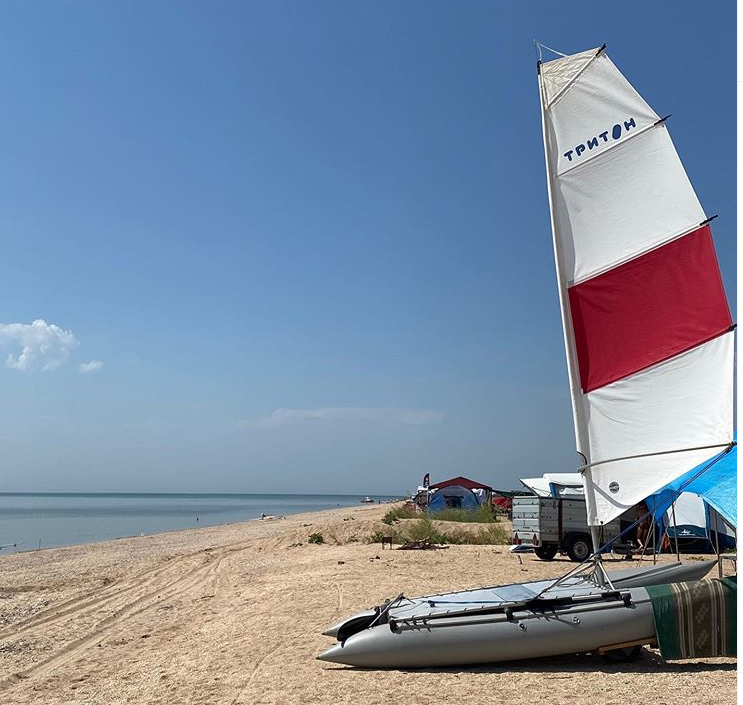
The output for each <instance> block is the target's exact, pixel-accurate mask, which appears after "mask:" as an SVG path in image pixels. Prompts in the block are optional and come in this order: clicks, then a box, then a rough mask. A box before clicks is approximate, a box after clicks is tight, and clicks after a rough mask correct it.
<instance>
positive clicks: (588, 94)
mask: <svg viewBox="0 0 743 705" xmlns="http://www.w3.org/2000/svg"><path fill="white" fill-rule="evenodd" d="M539 83H540V104H541V107H542V123H543V138H544V144H545V165H546V169H547V182H548V197H549V202H550V215H551V220H552V231H553V244H554V252H555V265H556V270H557V280H558V288H559V295H560V306H561V315H562V320H563V330H564V336H565V350H566V358H567V362H568V376H569V379H570V389H571V399H572V404H573V416H574V424H575V435H576V444H577V450H578V452H579V453H580V454H581V455H582V456H583V458H584V461H585V462H584V464H583V467H582V468H581V471H582V474H583V478H584V485H585V489H586V500H587V508H588V514H589V516H588V518H589V523H590V524H591V525H593V526H595V525H598V524H602V523H605V522H606V521H609V520H610V519H612V518H613V517H615V516H617V515H618V514H621V513H622V512H623V511H625V510H626V509H628V508H629V507H631V506H632V505H633V504H635V503H637V502H638V501H640V500H642V499H644V498H645V497H647V496H648V495H649V494H651V493H652V492H654V491H656V490H658V489H659V488H661V487H663V486H665V485H666V484H668V482H670V481H672V480H673V479H674V478H676V477H678V476H680V475H682V474H683V473H685V472H687V471H688V470H689V469H690V468H692V467H695V466H696V465H699V464H700V463H704V461H705V460H706V459H707V458H708V457H709V456H710V454H711V451H712V449H715V448H721V447H725V446H726V445H728V444H729V443H731V442H732V439H733V413H732V411H733V384H732V381H733V374H732V373H733V359H734V338H733V335H734V334H733V333H732V332H731V330H732V318H731V316H730V310H729V307H728V304H727V299H726V296H725V291H724V287H723V284H722V278H721V276H720V271H719V267H718V264H717V258H716V254H715V251H714V244H713V241H712V233H711V229H710V227H709V225H708V222H709V219H708V218H707V216H706V214H705V212H704V209H703V208H702V206H701V204H700V203H699V200H698V199H697V196H696V194H695V193H694V189H693V187H692V185H691V182H690V181H689V179H688V176H687V175H686V172H685V170H684V168H683V165H682V164H681V161H680V159H679V157H678V154H677V152H676V149H675V147H674V145H673V142H672V141H671V138H670V135H669V133H668V129H667V125H666V123H665V121H664V119H663V118H660V117H659V115H658V114H657V113H656V112H655V111H654V110H653V109H652V108H651V107H650V106H649V105H648V104H647V103H646V102H645V100H644V99H643V98H642V97H641V96H640V94H639V93H638V92H637V91H636V90H635V89H634V87H633V86H632V85H631V84H630V83H629V82H628V81H627V79H626V78H625V77H624V76H623V75H622V74H621V73H620V72H619V70H618V69H617V68H616V66H615V65H614V64H613V63H612V62H611V60H610V59H609V57H608V56H607V55H606V52H603V51H601V52H597V51H596V50H595V49H594V50H589V51H587V52H582V53H580V54H576V55H573V56H568V57H565V58H561V59H556V60H554V61H550V62H547V63H546V64H544V65H543V66H542V67H541V70H540V72H539ZM652 128H656V129H652ZM670 449H673V450H670Z"/></svg>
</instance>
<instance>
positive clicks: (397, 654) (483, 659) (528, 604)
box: [318, 561, 715, 668]
mask: <svg viewBox="0 0 743 705" xmlns="http://www.w3.org/2000/svg"><path fill="white" fill-rule="evenodd" d="M714 564H715V562H714V561H700V562H695V563H690V564H684V565H681V564H678V563H676V564H667V565H664V566H655V567H653V568H649V569H645V570H637V569H628V570H621V571H615V572H612V573H609V577H610V579H611V582H612V585H613V589H609V588H600V587H598V586H597V585H596V584H595V583H592V582H590V581H589V580H574V581H573V582H572V583H571V582H570V581H569V580H568V581H567V582H566V583H565V584H562V585H559V586H556V587H553V588H550V589H549V590H547V591H546V592H542V591H543V590H545V588H549V587H550V585H551V584H552V583H553V582H554V581H550V580H545V581H537V582H532V583H520V584H516V585H507V586H504V587H494V588H483V589H477V590H465V591H460V592H455V593H447V594H441V595H430V596H425V597H418V598H404V597H400V598H397V599H396V600H393V601H392V602H391V603H385V605H381V606H380V607H377V608H375V609H372V610H366V611H364V612H360V613H358V614H356V615H353V616H352V617H349V618H347V619H345V620H343V621H342V622H340V623H338V624H336V625H334V626H332V627H330V628H329V629H327V630H326V631H325V632H324V634H326V635H328V636H334V637H336V638H337V639H338V643H337V644H336V645H335V646H333V647H331V648H330V649H328V650H327V651H325V652H324V653H322V654H321V655H320V656H318V658H319V659H320V660H322V661H330V662H333V663H341V664H346V665H349V666H356V667H361V668H434V667H446V666H461V665H474V664H482V663H496V662H499V661H513V660H518V659H526V658H538V657H543V656H558V655H563V654H571V653H583V652H589V651H596V650H598V649H606V648H611V647H612V646H618V645H622V644H626V643H627V642H642V641H646V642H647V643H649V642H650V641H652V640H653V639H654V637H655V628H654V624H653V610H652V606H651V604H650V598H649V597H648V594H647V591H646V590H645V589H644V588H643V587H642V586H641V585H660V584H667V583H673V582H683V581H686V580H698V579H701V578H702V577H704V575H706V574H707V573H708V572H709V570H710V568H711V567H712V566H713V565H714Z"/></svg>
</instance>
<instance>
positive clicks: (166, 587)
mask: <svg viewBox="0 0 743 705" xmlns="http://www.w3.org/2000/svg"><path fill="white" fill-rule="evenodd" d="M249 544H250V542H241V543H240V544H239V545H232V546H228V547H225V548H223V549H215V550H213V551H210V552H209V553H211V554H212V558H211V559H210V560H207V561H206V562H202V563H200V564H199V565H196V566H194V567H192V568H191V569H190V570H188V571H187V572H185V573H183V574H181V575H179V576H177V577H175V578H174V579H171V580H169V581H168V580H165V581H162V580H158V578H160V577H162V576H163V574H165V573H166V572H167V571H166V570H165V567H160V568H157V569H152V570H148V571H145V572H144V573H141V574H139V576H137V578H141V577H142V576H147V577H146V579H145V581H144V582H143V583H138V584H137V583H135V584H132V585H129V586H125V587H123V588H121V589H119V590H117V591H116V592H115V593H114V594H112V595H107V596H104V597H100V598H93V599H89V600H85V599H84V598H83V599H82V600H78V602H79V603H81V604H80V605H78V606H79V609H78V610H77V611H76V610H75V605H74V604H69V603H70V602H73V603H74V600H73V601H68V603H67V604H68V606H67V608H65V609H64V610H63V612H62V613H59V614H57V613H53V614H48V615H44V616H43V617H42V619H39V620H36V621H30V622H28V623H27V624H25V625H24V628H23V629H20V630H15V631H14V632H11V635H13V634H17V633H21V632H29V631H32V630H33V629H34V628H35V627H39V626H49V624H50V623H52V622H54V621H60V622H61V621H62V620H63V619H64V618H65V617H68V618H69V619H70V620H74V619H75V618H76V617H80V616H84V617H87V616H90V615H92V614H94V613H95V611H96V610H101V609H110V608H115V611H114V612H113V614H109V615H108V616H106V617H104V618H103V619H101V620H100V621H98V622H97V623H96V625H95V627H94V628H93V629H92V630H91V631H88V633H87V634H85V635H84V636H81V637H79V638H78V639H74V640H72V641H70V642H67V643H66V644H65V645H64V646H63V647H62V648H60V649H58V650H57V651H56V652H55V653H54V654H52V655H51V656H49V657H48V658H46V659H44V660H42V661H40V662H38V663H36V664H34V665H32V666H30V667H29V668H27V669H25V670H23V671H21V672H19V673H15V674H12V675H10V677H8V678H6V679H4V680H2V681H0V692H2V691H4V690H6V689H8V688H9V687H11V686H13V685H15V684H18V683H19V682H21V681H24V680H26V679H28V678H31V677H37V678H38V677H43V676H45V675H48V674H49V673H51V672H52V671H53V670H55V669H56V668H58V667H59V666H61V665H63V664H64V663H67V662H68V661H70V660H72V659H74V658H76V657H77V656H78V655H79V654H80V653H82V652H83V651H85V650H87V649H89V648H91V647H92V646H94V645H96V644H98V643H100V641H101V639H102V638H103V637H104V636H105V635H106V634H107V633H108V632H110V631H112V630H113V629H115V628H116V627H117V626H119V625H120V624H121V622H123V621H124V620H129V619H131V618H132V617H135V616H136V615H138V614H140V613H142V612H144V611H146V610H147V609H149V608H150V607H153V606H154V605H156V604H158V603H160V602H162V601H164V600H168V599H172V598H173V597H176V596H180V597H189V596H193V597H195V594H196V593H197V592H198V591H199V589H200V588H201V587H203V586H204V585H206V584H209V583H210V582H215V581H216V577H217V575H218V573H219V571H220V566H221V563H222V561H223V560H225V559H226V558H227V557H229V556H230V555H231V554H233V553H237V552H240V551H242V550H245V549H246V548H248V546H249ZM204 553H205V552H204V551H199V552H197V553H195V554H189V556H185V557H184V558H183V559H178V563H183V562H185V560H186V559H192V558H193V557H194V556H198V555H203V554H204ZM214 554H216V555H214ZM174 565H175V564H173V563H171V564H169V565H168V566H167V568H168V569H171V568H173V567H174ZM137 578H131V579H130V580H132V581H134V580H136V579H137ZM130 593H131V594H130ZM117 598H118V600H119V601H118V602H117Z"/></svg>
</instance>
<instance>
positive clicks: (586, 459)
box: [537, 45, 601, 558]
mask: <svg viewBox="0 0 743 705" xmlns="http://www.w3.org/2000/svg"><path fill="white" fill-rule="evenodd" d="M537 46H539V45H537ZM550 51H554V49H552V50H550ZM539 53H540V59H539V60H538V61H537V81H538V83H539V107H540V116H541V119H542V141H543V143H544V164H545V169H546V172H547V200H548V202H549V208H550V226H551V228H552V245H553V253H554V258H555V270H556V271H557V276H558V287H557V289H558V296H559V300H560V317H561V319H562V329H563V331H565V335H564V336H563V341H564V344H565V359H566V361H567V367H568V380H569V382H570V390H571V394H570V401H571V404H572V408H573V419H574V424H573V425H574V429H575V443H576V449H577V452H578V454H579V455H580V456H581V459H582V460H583V463H584V464H585V465H588V464H589V463H590V462H591V459H590V451H589V449H588V444H587V443H586V442H585V439H584V438H583V429H585V428H586V423H585V420H584V419H583V418H582V417H581V412H582V410H581V407H580V406H579V405H578V404H577V403H576V399H577V398H578V393H580V383H579V381H578V375H577V374H576V360H575V355H574V352H573V346H571V345H570V342H569V341H570V336H569V335H568V331H572V322H571V320H570V309H569V306H568V297H567V288H566V287H565V286H563V284H562V282H560V281H559V279H560V259H561V253H560V246H561V243H560V239H559V238H558V236H557V225H556V223H555V213H554V209H553V207H552V191H553V185H552V172H551V169H550V163H549V156H548V155H549V152H548V140H547V120H546V115H545V106H546V103H547V100H546V94H545V88H544V83H543V81H542V60H541V50H540V52H539ZM584 496H585V498H586V510H587V514H588V516H593V515H595V513H596V503H595V500H594V493H593V488H592V487H587V486H586V485H585V482H584ZM589 526H590V527H591V542H592V544H593V551H594V553H596V551H598V549H599V548H600V547H601V537H600V527H599V526H598V525H593V524H590V523H589ZM599 558H600V556H599Z"/></svg>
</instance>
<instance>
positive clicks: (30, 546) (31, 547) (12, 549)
mask: <svg viewBox="0 0 743 705" xmlns="http://www.w3.org/2000/svg"><path fill="white" fill-rule="evenodd" d="M37 495H38V496H45V497H85V498H89V497H112V496H116V497H124V496H127V497H140V498H151V497H154V496H158V497H165V498H168V497H187V496H192V497H219V498H225V497H228V498H229V497H251V498H256V497H259V498H269V499H274V498H287V499H291V498H303V499H306V498H325V497H332V498H341V497H345V498H348V499H353V500H356V501H355V502H354V503H352V504H333V505H330V504H328V505H326V506H325V507H324V508H322V509H317V508H309V509H306V510H305V509H304V508H303V507H301V506H297V508H299V509H301V510H302V511H299V512H293V511H286V506H284V507H281V509H283V510H284V511H281V512H280V513H273V512H271V513H270V514H268V513H265V518H264V519H263V520H265V519H267V518H269V517H274V518H276V517H287V516H295V515H296V514H308V513H315V512H325V511H332V510H335V509H344V508H346V509H348V508H353V507H358V506H364V505H363V504H362V503H360V502H359V501H358V497H360V495H359V496H357V495H321V494H318V495H303V494H284V495H246V494H243V495H239V494H236V495H227V494H220V495H216V494H212V495H197V494H191V495H188V494H186V493H160V494H157V495H156V494H155V493H129V494H128V495H124V494H122V493H87V494H83V493H0V496H24V497H28V496H37ZM375 497H382V495H375ZM398 501H402V500H399V499H386V500H384V501H382V500H378V501H376V502H374V503H373V504H367V505H366V506H385V505H389V504H394V503H395V502H398ZM265 508H266V509H269V508H270V506H266V507H265ZM195 509H196V511H197V512H198V507H197V508H195ZM250 509H251V510H254V511H255V514H256V515H255V516H248V517H245V516H243V517H241V518H234V519H233V518H228V519H226V520H218V521H216V523H210V522H209V519H208V514H199V513H195V514H194V515H193V517H195V520H196V521H195V523H193V518H191V519H189V520H188V521H190V522H191V523H187V521H186V520H185V519H184V522H183V524H184V525H182V526H180V527H173V528H170V527H166V528H163V529H162V530H154V531H152V530H151V531H139V533H129V534H122V535H119V536H105V535H104V536H102V537H101V538H93V539H92V540H91V539H89V538H88V539H86V540H80V541H77V540H75V541H71V542H69V543H62V544H58V545H42V546H41V547H40V548H39V547H37V546H36V542H35V541H34V542H33V543H32V542H29V541H23V540H22V539H21V540H20V541H17V542H14V543H8V544H6V545H4V546H2V547H0V558H2V557H4V556H8V555H16V554H19V553H29V552H38V551H47V550H54V549H57V548H71V547H75V546H77V547H82V546H87V545H90V544H99V543H107V542H110V541H121V540H127V539H136V538H143V537H147V536H157V535H160V534H169V533H174V532H178V531H189V530H191V529H202V528H215V527H225V526H230V525H233V524H242V523H244V522H251V521H255V520H258V521H261V516H260V515H261V514H262V513H263V512H261V511H260V509H261V506H259V507H258V508H253V507H251V508H250ZM225 511H227V510H225ZM246 513H247V512H246ZM38 514H39V516H40V517H43V514H44V509H43V508H39V509H38ZM114 516H115V518H116V519H119V518H120V517H119V516H118V515H116V514H114ZM205 517H206V520H205V521H204V518H205ZM88 519H89V517H87V516H84V517H83V518H82V520H81V521H80V522H79V523H81V524H83V525H84V524H85V522H86V521H87V520H88ZM200 519H202V521H201V522H200V521H199V520H200ZM27 521H28V520H27ZM130 521H131V523H132V524H134V518H131V519H130ZM66 523H67V524H69V523H72V522H71V521H70V520H67V522H66ZM50 528H51V529H54V528H56V527H54V526H51V527H46V529H47V531H48V530H49V529H50ZM130 530H131V529H130ZM5 531H6V534H7V531H8V530H7V528H6V529H5ZM62 531H63V532H64V533H67V534H69V533H70V532H69V529H68V527H67V526H64V527H63V528H62ZM47 540H48V539H47ZM17 546H27V547H26V548H17ZM5 549H9V550H5Z"/></svg>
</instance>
